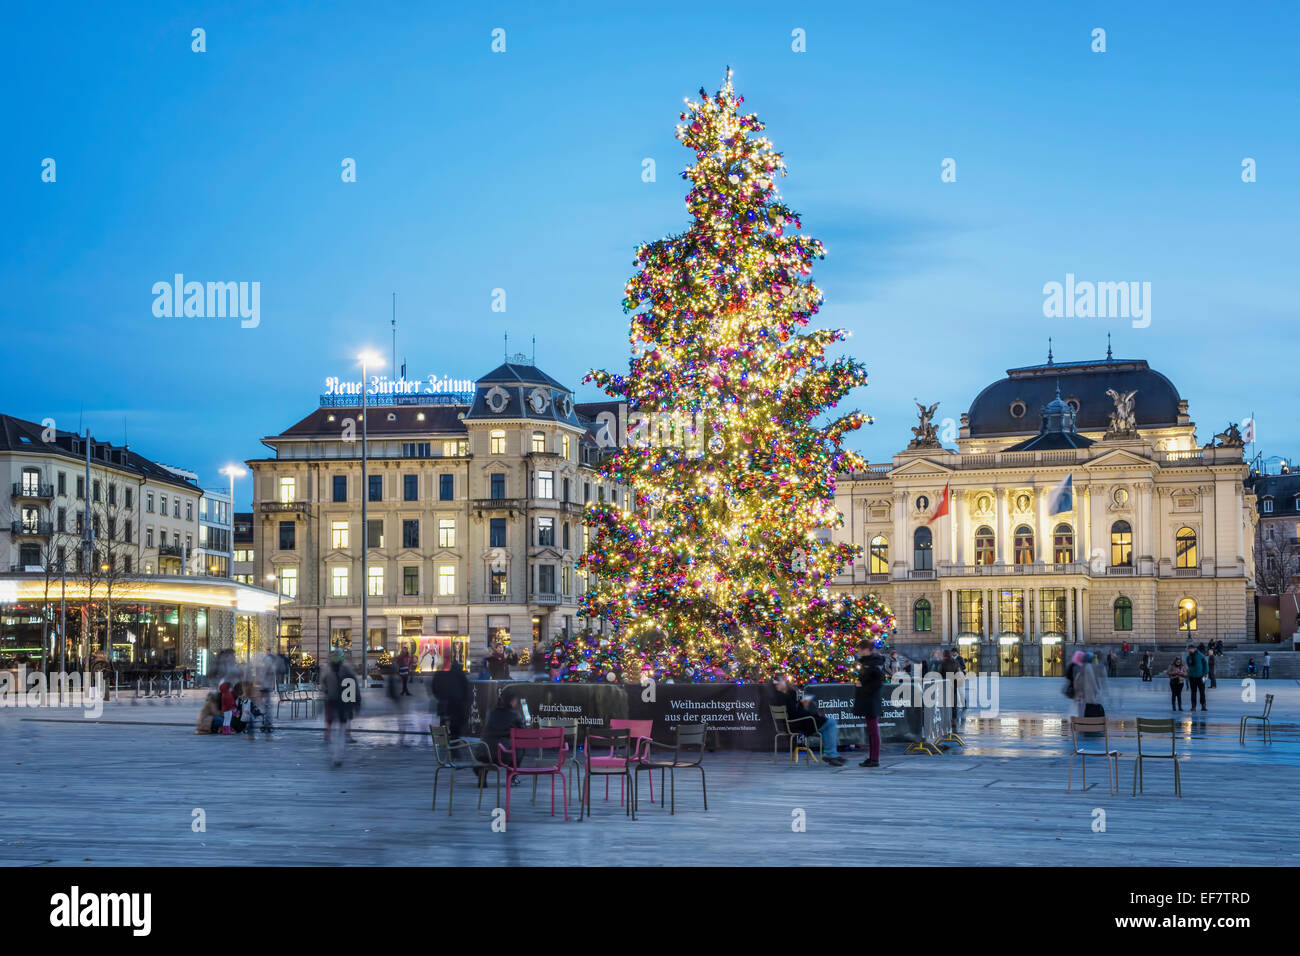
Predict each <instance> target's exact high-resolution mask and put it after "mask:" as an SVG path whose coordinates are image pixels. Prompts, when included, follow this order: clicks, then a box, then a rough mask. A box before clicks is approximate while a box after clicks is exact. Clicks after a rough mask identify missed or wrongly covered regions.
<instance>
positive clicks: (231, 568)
mask: <svg viewBox="0 0 1300 956" xmlns="http://www.w3.org/2000/svg"><path fill="white" fill-rule="evenodd" d="M221 473H222V474H223V475H226V476H227V477H229V478H230V503H229V505H228V509H229V510H228V511H227V516H228V517H229V518H230V521H229V522H228V523H229V525H230V540H229V541H228V542H227V544H228V545H229V547H227V549H226V550H227V552H229V554H230V563H229V565H227V567H226V572H227V574H229V575H230V576H231V577H234V575H235V479H236V478H243V477H244V475H246V474H248V472H247V471H245V470H244V469H243V468H240V467H239V466H238V465H227V466H226V467H225V468H222V469H221ZM278 626H279V622H277V627H278ZM276 637H277V638H278V637H279V634H278V633H277V634H276Z"/></svg>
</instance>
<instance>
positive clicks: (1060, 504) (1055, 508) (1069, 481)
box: [1047, 472, 1074, 515]
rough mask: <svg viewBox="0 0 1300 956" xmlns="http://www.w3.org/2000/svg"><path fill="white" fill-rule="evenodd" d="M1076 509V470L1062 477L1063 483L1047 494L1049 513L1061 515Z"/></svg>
mask: <svg viewBox="0 0 1300 956" xmlns="http://www.w3.org/2000/svg"><path fill="white" fill-rule="evenodd" d="M1073 510H1074V472H1071V473H1070V474H1068V475H1066V476H1065V477H1064V478H1063V479H1061V483H1060V484H1059V485H1057V486H1056V487H1055V488H1053V489H1052V491H1051V494H1049V495H1048V496H1047V513H1048V514H1053V515H1059V514H1060V513H1061V512H1063V511H1073Z"/></svg>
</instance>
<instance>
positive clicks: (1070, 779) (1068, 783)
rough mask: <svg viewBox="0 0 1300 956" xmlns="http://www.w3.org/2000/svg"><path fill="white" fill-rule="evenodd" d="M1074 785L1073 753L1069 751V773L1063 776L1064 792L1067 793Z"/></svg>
mask: <svg viewBox="0 0 1300 956" xmlns="http://www.w3.org/2000/svg"><path fill="white" fill-rule="evenodd" d="M1073 785H1074V751H1073V750H1072V751H1070V772H1069V773H1067V774H1066V775H1065V792H1066V793H1069V792H1070V788H1071V787H1072V786H1073Z"/></svg>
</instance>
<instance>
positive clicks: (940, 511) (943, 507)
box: [926, 484, 948, 524]
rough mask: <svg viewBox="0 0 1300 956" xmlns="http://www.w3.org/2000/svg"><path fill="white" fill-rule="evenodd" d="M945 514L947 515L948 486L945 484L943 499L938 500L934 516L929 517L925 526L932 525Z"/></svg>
mask: <svg viewBox="0 0 1300 956" xmlns="http://www.w3.org/2000/svg"><path fill="white" fill-rule="evenodd" d="M947 513H948V486H947V485H946V484H945V485H944V486H943V497H942V498H940V499H939V507H937V508H935V509H934V514H932V515H931V516H930V520H929V521H927V522H926V524H934V522H935V521H936V520H937V519H939V518H942V517H943V516H944V515H946V514H947Z"/></svg>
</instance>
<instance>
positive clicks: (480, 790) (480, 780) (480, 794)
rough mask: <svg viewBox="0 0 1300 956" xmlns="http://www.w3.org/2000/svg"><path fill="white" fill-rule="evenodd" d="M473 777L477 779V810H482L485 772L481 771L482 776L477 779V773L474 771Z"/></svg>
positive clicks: (485, 781) (485, 783)
mask: <svg viewBox="0 0 1300 956" xmlns="http://www.w3.org/2000/svg"><path fill="white" fill-rule="evenodd" d="M474 776H475V777H477V778H478V809H479V810H482V809H483V791H484V790H486V789H487V771H486V770H484V771H483V776H481V777H479V775H478V771H477V770H475V771H474Z"/></svg>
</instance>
